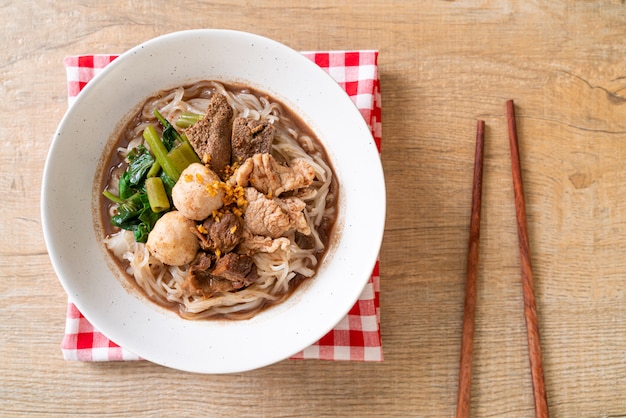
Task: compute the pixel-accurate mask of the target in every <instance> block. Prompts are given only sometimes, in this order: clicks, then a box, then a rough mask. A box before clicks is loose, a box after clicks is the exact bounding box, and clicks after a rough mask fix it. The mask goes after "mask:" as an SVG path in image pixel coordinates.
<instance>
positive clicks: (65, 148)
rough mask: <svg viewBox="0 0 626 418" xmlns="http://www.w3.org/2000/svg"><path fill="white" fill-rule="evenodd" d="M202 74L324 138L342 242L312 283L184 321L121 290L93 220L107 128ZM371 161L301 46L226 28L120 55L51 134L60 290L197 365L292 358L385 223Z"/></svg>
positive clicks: (340, 304) (207, 368) (96, 319)
mask: <svg viewBox="0 0 626 418" xmlns="http://www.w3.org/2000/svg"><path fill="white" fill-rule="evenodd" d="M203 79H215V80H221V81H224V82H239V83H245V84H248V85H250V86H252V87H255V88H257V89H259V90H261V91H266V92H267V93H269V94H271V95H273V96H274V97H276V98H278V99H280V100H281V101H283V102H284V103H285V104H286V105H287V106H289V107H291V108H292V109H293V110H294V111H295V112H296V113H298V114H299V115H300V116H302V117H303V119H304V121H305V122H307V123H308V124H309V126H311V127H312V128H313V129H314V130H315V132H316V133H317V134H318V136H319V138H320V140H321V141H322V142H323V143H324V146H325V147H326V150H327V152H328V155H329V158H330V159H331V161H332V164H333V165H334V168H335V171H336V174H337V177H338V180H339V184H340V187H341V188H340V197H341V200H340V214H339V220H338V225H339V226H340V227H339V230H338V231H337V233H338V234H339V240H338V241H337V244H336V245H335V247H334V248H333V249H332V251H331V252H330V254H329V255H328V256H327V257H326V259H325V260H324V262H323V264H322V267H321V268H320V270H319V272H318V275H317V276H316V277H315V278H314V279H313V280H311V281H309V285H307V286H302V287H301V289H298V291H297V292H296V293H295V294H294V295H292V296H291V297H290V298H289V299H288V300H287V301H286V302H284V303H283V304H280V305H278V306H275V307H272V308H270V309H267V310H265V311H263V312H261V313H260V314H258V315H256V316H255V317H253V318H252V319H249V320H244V321H219V320H217V321H189V320H183V319H181V318H180V317H178V316H177V315H176V314H175V313H172V312H169V311H166V310H165V309H161V308H159V307H158V306H156V305H155V304H153V303H151V302H149V301H147V300H144V298H142V297H140V296H138V294H136V293H134V292H132V291H129V290H127V288H126V287H125V286H123V285H122V283H121V282H120V281H119V280H118V279H117V278H116V275H114V274H113V272H112V271H111V270H110V267H109V265H110V263H109V262H107V257H109V255H108V254H106V253H105V252H104V251H103V250H102V246H101V245H100V244H99V242H100V240H101V237H100V236H97V235H98V234H99V233H98V232H97V231H96V230H95V229H94V216H95V215H94V213H96V212H97V211H95V209H94V208H95V207H96V205H97V197H96V196H97V195H98V194H99V193H94V181H95V177H96V175H97V174H98V173H96V167H97V165H98V162H99V160H100V158H101V156H102V152H103V150H104V148H105V146H106V143H107V141H108V140H109V139H110V137H111V136H112V135H113V132H114V130H115V128H116V125H118V123H119V122H120V121H122V120H123V119H125V117H127V116H128V114H129V112H131V111H132V109H133V108H134V107H135V106H137V105H138V104H140V103H142V102H143V101H144V100H145V99H146V98H148V97H149V96H150V95H152V94H153V93H155V92H156V91H158V90H162V89H167V88H172V87H175V86H179V85H183V84H187V83H189V82H192V81H198V80H203ZM384 218H385V189H384V179H383V171H382V167H381V164H380V159H379V156H378V153H377V150H376V147H375V144H374V141H373V139H372V135H371V133H370V131H369V129H368V127H367V125H366V124H365V122H364V120H363V118H362V116H361V114H360V113H359V111H358V110H357V108H356V107H355V106H354V104H353V103H352V101H351V100H350V99H349V97H348V96H347V95H346V93H345V92H344V91H343V90H342V89H341V87H340V86H339V85H338V84H337V83H336V82H335V81H334V80H333V79H332V78H330V76H328V75H327V74H326V73H325V72H324V71H323V70H321V69H320V68H319V67H318V66H317V65H315V64H314V63H312V62H311V61H310V60H308V59H307V58H305V57H303V56H302V55H301V54H299V53H298V52H296V51H294V50H292V49H290V48H288V47H286V46H284V45H282V44H280V43H278V42H275V41H272V40H270V39H267V38H264V37H261V36H257V35H252V34H249V33H244V32H236V31H228V30H193V31H184V32H176V33H172V34H169V35H165V36H161V37H158V38H155V39H153V40H150V41H148V42H145V43H143V44H141V45H139V46H137V47H135V48H133V49H131V50H129V51H128V52H126V53H124V54H123V55H121V56H120V57H119V58H118V59H116V60H115V61H114V62H113V63H111V64H110V65H108V66H107V67H106V68H105V69H104V70H103V71H102V72H101V73H100V74H98V75H97V76H96V77H95V78H94V79H93V80H92V81H91V82H89V84H88V85H87V86H86V87H85V89H84V90H83V91H82V92H81V93H80V95H79V96H78V97H77V99H76V101H75V103H74V104H73V105H72V106H71V108H70V109H69V110H68V111H67V113H66V114H65V116H64V117H63V119H62V121H61V123H60V124H59V127H58V129H57V131H56V133H55V135H54V138H53V142H52V146H51V149H50V152H49V155H48V159H47V161H46V166H45V170H44V177H43V189H42V219H43V228H44V236H45V240H46V244H47V246H48V251H49V254H50V258H51V260H52V264H53V266H54V269H55V271H56V273H57V275H58V277H59V280H60V281H61V283H62V285H63V287H64V289H65V290H66V292H67V293H68V295H69V296H70V298H71V300H72V301H73V302H74V303H75V304H76V306H77V307H78V309H79V310H80V311H81V312H82V313H83V315H85V317H86V318H87V319H88V320H89V321H90V322H91V323H92V324H93V325H94V326H95V327H96V328H97V329H99V330H100V331H101V332H102V333H104V334H105V335H106V336H108V337H109V338H110V339H111V340H113V341H115V342H116V343H118V344H120V345H121V346H123V347H125V348H126V349H128V350H130V351H132V352H134V353H136V354H137V355H139V356H141V357H142V358H144V359H146V360H149V361H152V362H155V363H158V364H161V365H164V366H167V367H172V368H176V369H181V370H186V371H192V372H198V373H230V372H241V371H245V370H251V369H255V368H258V367H262V366H266V365H269V364H272V363H275V362H278V361H280V360H283V359H285V358H288V357H290V356H291V355H294V354H295V353H297V352H299V351H301V350H303V349H304V348H306V347H307V346H309V345H310V344H312V343H314V342H315V341H317V340H318V339H319V338H321V337H322V336H324V335H325V334H326V333H327V332H328V331H329V330H330V329H332V328H333V326H334V325H336V324H337V322H338V321H339V320H341V318H343V316H345V315H346V314H347V312H348V311H349V309H350V308H351V307H352V306H353V304H354V303H355V302H356V300H357V299H358V297H359V295H360V293H361V291H362V289H363V288H364V286H365V284H366V283H367V280H368V278H369V276H370V274H371V272H372V268H373V266H374V263H375V260H376V257H377V255H378V252H379V249H380V245H381V241H382V236H383V229H384Z"/></svg>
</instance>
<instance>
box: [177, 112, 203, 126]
mask: <svg viewBox="0 0 626 418" xmlns="http://www.w3.org/2000/svg"><path fill="white" fill-rule="evenodd" d="M200 119H202V115H199V114H197V113H192V112H183V113H181V114H180V116H179V117H178V120H177V121H176V126H178V127H179V128H183V129H186V128H189V127H190V126H193V125H195V124H196V122H198V121H199V120H200Z"/></svg>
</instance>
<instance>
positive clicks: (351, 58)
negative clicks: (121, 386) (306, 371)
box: [61, 51, 383, 361]
mask: <svg viewBox="0 0 626 418" xmlns="http://www.w3.org/2000/svg"><path fill="white" fill-rule="evenodd" d="M303 55H305V56H306V57H307V58H309V59H311V60H312V61H313V62H315V63H316V64H318V65H319V66H320V67H321V68H323V69H324V70H326V71H327V72H328V73H329V74H330V75H331V76H332V77H333V78H334V79H335V80H337V82H338V83H339V84H340V85H341V86H342V87H343V88H344V89H345V90H346V92H347V93H348V95H349V96H350V97H351V98H352V100H353V101H354V103H355V104H356V105H357V107H358V108H359V110H360V111H361V114H362V115H363V117H364V118H365V120H366V122H367V123H368V125H369V126H370V128H371V130H372V135H373V136H374V139H375V142H376V145H377V147H378V150H379V152H380V145H381V139H382V137H381V102H380V83H379V78H378V66H377V59H378V52H377V51H329V52H319V51H317V52H303ZM115 58H117V55H101V54H98V55H81V56H69V57H67V58H66V59H65V60H64V64H65V68H66V71H67V86H68V102H69V104H70V105H71V104H72V103H73V101H74V99H75V98H76V96H77V95H78V93H79V92H80V91H81V90H82V88H83V87H84V86H85V85H86V84H87V83H88V82H89V80H91V79H92V78H93V77H94V76H95V75H96V74H97V73H98V72H99V71H101V70H102V69H103V68H104V67H105V66H106V65H107V64H109V63H110V62H111V61H113V60H114V59H115ZM379 283H380V276H379V273H378V262H376V265H375V267H374V271H373V272H372V275H371V277H370V279H369V281H368V282H367V285H366V286H365V289H364V290H363V293H362V294H361V296H360V298H359V300H358V301H357V303H356V304H355V305H354V307H353V308H352V309H351V310H350V312H349V313H348V315H347V316H346V317H345V318H343V319H342V320H341V321H340V322H339V323H338V324H337V325H336V326H335V328H334V329H333V330H331V331H330V332H329V333H328V334H326V335H325V336H324V337H322V338H321V339H320V340H319V341H318V342H316V343H315V344H313V345H311V346H310V347H308V348H305V349H304V350H303V351H301V352H300V353H297V354H296V355H294V356H293V357H292V359H320V360H356V361H382V360H383V352H382V344H381V338H380V305H379V295H380V288H379ZM61 349H62V352H63V357H64V358H65V359H66V360H80V361H118V360H140V358H139V356H137V355H136V354H134V353H131V352H129V351H128V350H125V349H124V348H122V347H120V346H118V345H117V344H115V343H114V342H113V341H111V340H109V339H108V338H107V337H106V336H105V335H103V334H102V333H100V332H99V331H98V330H96V329H95V328H94V327H93V325H91V324H90V323H89V322H88V321H87V319H86V318H85V317H84V316H83V315H82V314H81V313H80V312H79V311H78V309H77V308H76V306H75V305H74V304H73V303H72V301H71V300H68V309H67V321H66V325H65V335H64V337H63V341H62V344H61Z"/></svg>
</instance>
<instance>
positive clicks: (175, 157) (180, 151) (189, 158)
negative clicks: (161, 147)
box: [167, 142, 200, 173]
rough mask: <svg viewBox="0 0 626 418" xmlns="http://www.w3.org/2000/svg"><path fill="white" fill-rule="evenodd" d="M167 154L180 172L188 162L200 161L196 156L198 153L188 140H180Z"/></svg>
mask: <svg viewBox="0 0 626 418" xmlns="http://www.w3.org/2000/svg"><path fill="white" fill-rule="evenodd" d="M167 156H168V158H169V159H170V161H171V162H172V164H173V165H174V167H176V169H177V170H178V171H179V172H180V173H182V172H183V171H184V170H185V169H186V168H187V167H188V166H189V164H192V163H199V162H200V158H198V155H197V154H196V152H195V151H194V150H193V147H192V146H191V144H190V143H189V142H181V143H180V144H178V145H176V147H175V148H174V149H172V150H171V151H170V152H169V153H168V154H167Z"/></svg>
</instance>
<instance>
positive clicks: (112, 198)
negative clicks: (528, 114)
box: [102, 190, 124, 203]
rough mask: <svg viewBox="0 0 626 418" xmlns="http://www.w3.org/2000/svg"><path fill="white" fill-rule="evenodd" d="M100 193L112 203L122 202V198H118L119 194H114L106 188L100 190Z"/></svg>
mask: <svg viewBox="0 0 626 418" xmlns="http://www.w3.org/2000/svg"><path fill="white" fill-rule="evenodd" d="M102 194H103V195H104V197H106V198H107V199H109V200H110V201H111V202H113V203H123V202H124V200H123V199H120V197H119V196H115V195H114V194H113V193H111V192H110V191H108V190H104V191H103V192H102Z"/></svg>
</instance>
